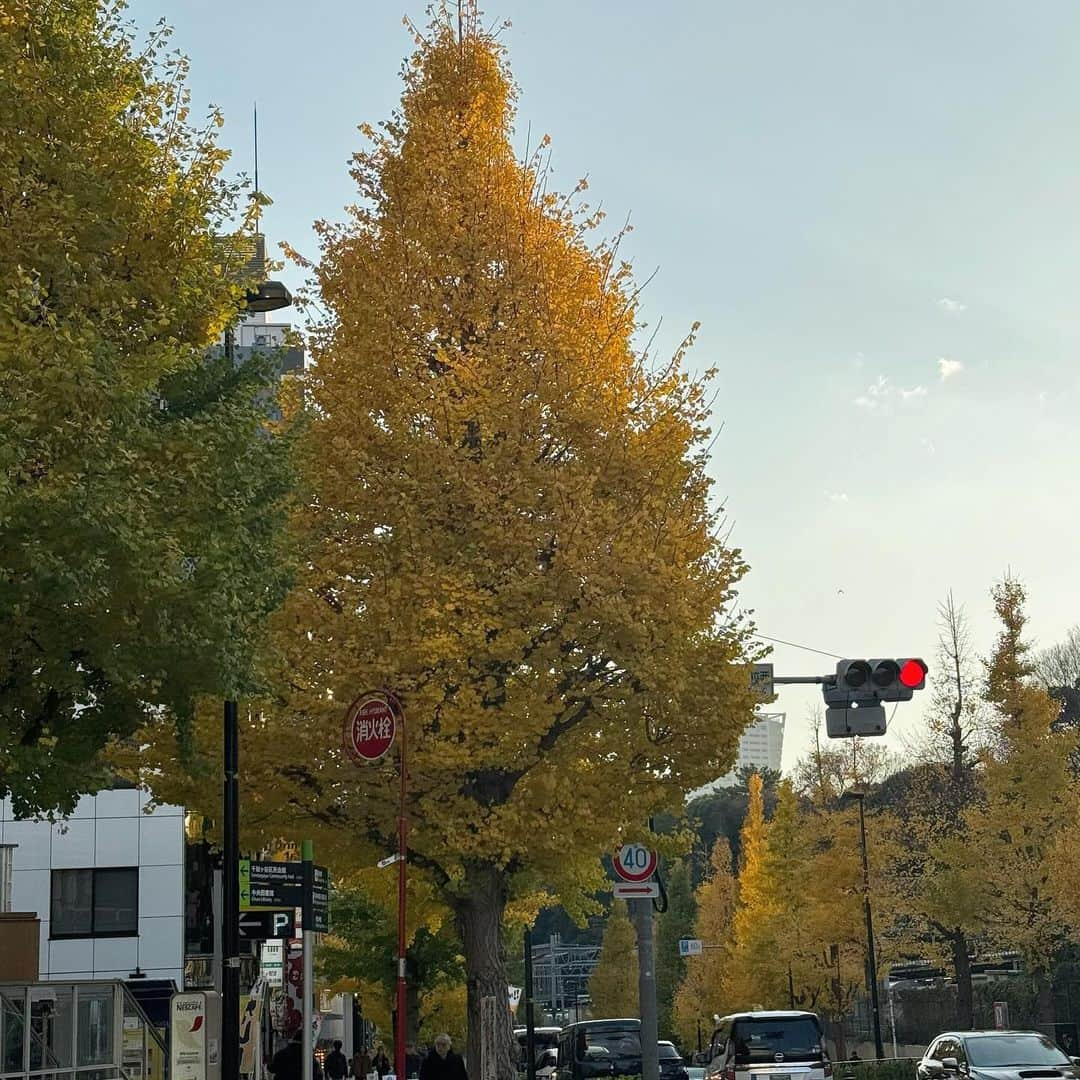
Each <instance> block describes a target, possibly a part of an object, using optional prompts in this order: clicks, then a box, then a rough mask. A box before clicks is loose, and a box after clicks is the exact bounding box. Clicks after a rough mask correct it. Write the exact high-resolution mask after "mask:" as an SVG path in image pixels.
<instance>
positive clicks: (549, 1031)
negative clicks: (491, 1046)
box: [514, 1027, 562, 1074]
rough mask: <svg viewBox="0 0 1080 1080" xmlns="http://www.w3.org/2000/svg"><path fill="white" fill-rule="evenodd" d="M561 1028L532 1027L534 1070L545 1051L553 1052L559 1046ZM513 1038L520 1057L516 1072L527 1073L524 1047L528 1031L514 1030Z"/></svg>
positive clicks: (538, 1066) (522, 1029)
mask: <svg viewBox="0 0 1080 1080" xmlns="http://www.w3.org/2000/svg"><path fill="white" fill-rule="evenodd" d="M560 1031H562V1028H558V1027H534V1028H533V1052H534V1053H535V1054H536V1068H537V1070H539V1068H540V1058H541V1057H542V1056H543V1054H544V1051H545V1050H554V1049H555V1047H556V1046H558V1044H559V1032H560ZM514 1037H515V1038H516V1039H517V1041H518V1046H519V1047H520V1048H521V1049H520V1056H519V1058H518V1072H519V1073H522V1074H524V1073H525V1072H527V1071H528V1065H529V1062H528V1059H527V1056H526V1051H525V1045H526V1043H527V1042H528V1037H529V1035H528V1029H527V1028H523V1027H519V1028H514Z"/></svg>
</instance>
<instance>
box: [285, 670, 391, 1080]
mask: <svg viewBox="0 0 1080 1080" xmlns="http://www.w3.org/2000/svg"><path fill="white" fill-rule="evenodd" d="M399 728H400V729H401V739H400V742H399V745H398V773H399V792H398V799H399V804H398V850H397V854H398V858H397V864H398V948H397V1023H396V1024H395V1025H394V1074H395V1076H397V1078H398V1080H404V1077H405V1027H406V1021H407V1012H406V994H405V900H406V889H405V886H406V882H407V869H406V862H405V855H406V851H407V849H408V831H409V826H408V817H407V816H406V812H405V811H406V801H405V799H406V794H407V788H408V771H407V765H406V759H405V737H406V726H405V709H404V708H403V707H402V704H401V702H400V701H399V700H398V699H397V697H396V696H395V695H394V694H392V693H390V691H389V690H378V691H372V692H368V693H365V694H361V695H360V697H358V698H357V699H356V700H355V701H354V702H353V703H352V705H350V706H349V711H348V712H347V713H346V714H345V731H344V743H345V752H346V753H347V754H348V755H349V757H351V758H352V759H353V761H355V762H356V763H357V764H358V765H369V764H373V763H375V762H378V761H381V760H382V759H383V758H384V757H385V756H386V755H387V754H388V753H389V752H390V750H391V748H392V747H393V745H394V740H395V738H396V736H397V733H398V729H399ZM305 925H306V922H305ZM305 1080H307V1078H305Z"/></svg>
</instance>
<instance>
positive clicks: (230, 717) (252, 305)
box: [221, 237, 311, 1080]
mask: <svg viewBox="0 0 1080 1080" xmlns="http://www.w3.org/2000/svg"><path fill="white" fill-rule="evenodd" d="M258 239H260V240H261V237H260V238H258ZM291 303H292V294H291V293H290V292H289V290H288V289H286V288H285V286H284V285H283V284H282V283H281V282H280V281H262V282H260V283H259V285H258V287H257V288H255V289H254V290H251V289H249V290H248V291H247V295H246V297H245V304H244V309H243V310H244V311H245V312H252V311H255V312H262V311H278V310H280V309H281V308H284V307H288V306H289V305H290V304H291ZM235 341H236V337H235V332H234V330H233V328H232V326H231V325H230V326H229V327H227V328H226V330H225V357H226V359H227V360H228V362H229V363H230V364H232V363H233V354H234V345H235ZM238 713H239V710H238V708H237V703H236V701H234V700H231V699H230V700H228V701H226V702H225V715H224V725H223V728H224V731H223V734H224V752H223V762H222V764H223V771H224V774H225V776H224V791H223V793H222V802H223V806H222V812H223V816H224V819H225V820H224V823H223V828H222V833H223V836H222V849H223V850H222V861H223V864H224V866H223V870H222V875H221V885H222V889H221V893H222V895H221V900H222V903H221V908H222V911H221V953H222V957H221V960H222V965H221V1075H222V1077H223V1078H224V1080H235V1078H236V1077H238V1076H239V1075H240V881H239V874H240V789H239V785H238V782H237V775H238V773H239V771H240V725H239V721H238V719H237V717H238ZM304 993H305V994H310V993H311V987H310V986H305V987H304Z"/></svg>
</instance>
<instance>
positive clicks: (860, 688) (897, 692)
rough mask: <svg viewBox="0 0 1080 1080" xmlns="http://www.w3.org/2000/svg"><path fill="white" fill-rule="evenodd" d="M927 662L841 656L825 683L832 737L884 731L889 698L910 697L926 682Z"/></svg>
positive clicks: (826, 717)
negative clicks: (844, 658) (852, 658)
mask: <svg viewBox="0 0 1080 1080" xmlns="http://www.w3.org/2000/svg"><path fill="white" fill-rule="evenodd" d="M926 672H927V666H926V663H925V661H923V660H920V659H918V658H917V657H902V658H900V659H899V660H895V659H893V658H891V657H880V658H878V659H873V660H861V659H860V660H841V661H839V663H837V665H836V677H835V678H833V679H827V680H826V681H825V683H824V685H823V686H822V694H823V696H824V698H825V704H826V705H827V706H828V709H826V712H825V730H826V731H827V733H828V735H829V737H830V738H833V739H843V738H850V737H851V736H853V735H884V734H885V726H886V717H885V709H884V708H883V705H882V703H883V702H887V701H910V700H911V698H912V695H913V694H914V693H915V691H916V690H922V689H923V687H924V686H926Z"/></svg>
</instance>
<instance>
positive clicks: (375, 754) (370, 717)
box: [344, 694, 397, 764]
mask: <svg viewBox="0 0 1080 1080" xmlns="http://www.w3.org/2000/svg"><path fill="white" fill-rule="evenodd" d="M344 734H345V751H346V753H347V754H348V755H349V757H351V758H352V759H353V760H354V761H356V762H357V763H359V764H367V763H370V762H373V761H378V760H379V759H380V758H383V757H385V756H386V754H387V753H388V752H389V750H390V748H391V747H392V746H393V745H394V736H395V735H396V734H397V717H396V716H395V715H394V710H393V709H392V708H391V707H390V703H389V702H388V701H387V700H386V698H384V697H383V696H382V695H381V694H364V695H362V696H361V697H359V698H357V699H356V701H354V702H353V703H352V705H350V706H349V711H348V712H347V713H346V714H345V733H344Z"/></svg>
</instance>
